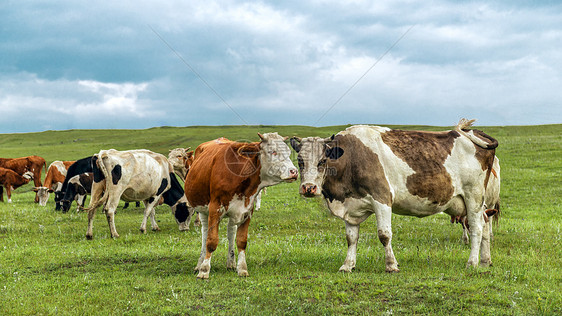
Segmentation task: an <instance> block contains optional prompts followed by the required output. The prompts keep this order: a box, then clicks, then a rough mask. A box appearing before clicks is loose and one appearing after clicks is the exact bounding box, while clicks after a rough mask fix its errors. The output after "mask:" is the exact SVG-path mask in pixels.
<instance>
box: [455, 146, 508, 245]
mask: <svg viewBox="0 0 562 316" xmlns="http://www.w3.org/2000/svg"><path fill="white" fill-rule="evenodd" d="M500 182H501V180H500V160H499V158H498V157H495V158H494V164H493V165H492V176H490V180H489V181H488V186H487V187H486V194H485V195H484V204H485V205H486V212H485V214H486V217H487V218H489V217H492V219H493V221H494V223H496V224H497V223H498V221H499V217H500ZM487 218H486V219H487ZM453 222H457V223H460V224H462V228H463V231H462V240H463V242H464V243H465V244H467V245H468V241H469V239H468V234H469V232H470V229H469V225H468V219H467V217H466V216H452V217H451V223H453ZM493 237H494V234H493V232H492V225H490V238H493Z"/></svg>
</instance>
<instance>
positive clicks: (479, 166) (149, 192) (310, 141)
mask: <svg viewBox="0 0 562 316" xmlns="http://www.w3.org/2000/svg"><path fill="white" fill-rule="evenodd" d="M472 122H473V121H468V120H464V119H463V120H461V121H460V122H459V124H458V125H457V126H456V128H455V129H453V130H450V131H444V132H423V131H403V130H392V129H389V128H385V127H379V126H366V125H356V126H351V127H349V128H347V129H346V130H344V131H341V132H339V133H338V134H336V135H332V136H331V137H328V138H319V137H307V138H298V137H292V138H291V139H290V141H289V143H290V145H291V147H292V148H293V149H294V151H295V152H296V153H297V161H298V170H297V168H296V167H295V166H294V164H293V162H292V161H291V148H290V147H289V146H288V145H287V143H286V141H287V140H288V137H282V136H280V135H279V134H277V133H265V134H260V133H258V136H259V138H260V141H259V142H253V143H244V142H236V141H231V140H228V139H226V138H219V139H215V140H212V141H208V142H205V143H203V144H201V145H199V146H198V147H197V148H196V149H195V151H192V150H190V149H189V148H187V149H184V148H176V149H173V150H171V151H170V153H169V156H168V157H167V158H166V157H165V156H163V155H161V154H158V153H154V152H151V151H148V150H144V149H140V150H128V151H117V150H114V149H110V150H101V151H100V152H98V153H97V154H94V155H92V156H90V157H86V158H83V159H80V160H77V161H54V162H53V163H51V165H49V168H48V169H47V173H46V176H45V181H44V184H41V170H42V168H46V165H45V160H44V159H43V158H41V157H37V156H30V157H23V158H15V159H4V158H2V159H0V185H1V186H0V197H1V200H2V201H3V193H2V187H3V188H6V191H7V192H6V193H7V196H8V202H11V190H13V189H15V188H17V187H19V186H21V185H24V184H26V183H28V182H30V181H31V180H34V183H35V188H34V191H35V192H37V194H36V202H38V203H39V204H40V205H42V206H45V205H46V203H47V200H48V198H49V193H54V195H55V204H56V209H57V210H62V211H63V212H67V211H68V210H69V209H70V206H71V203H72V202H73V201H74V200H76V201H77V204H78V210H80V209H85V210H86V211H87V212H88V228H87V232H86V237H87V238H88V239H92V238H93V218H94V215H95V213H96V210H97V208H98V207H100V206H102V209H103V211H104V213H105V215H106V217H107V221H108V224H109V229H110V233H111V236H112V237H114V238H117V237H119V234H118V233H117V230H116V228H115V221H114V217H115V211H116V208H117V206H118V204H119V201H120V200H122V201H125V202H127V203H128V202H137V203H138V202H143V203H144V205H145V209H144V217H143V220H142V222H141V225H140V230H141V232H143V233H144V232H145V231H146V224H147V221H148V218H149V217H150V221H151V228H152V230H159V227H158V224H157V222H156V220H155V211H154V208H155V206H157V205H159V204H167V205H169V206H170V208H171V210H172V214H173V216H174V218H175V220H176V222H177V223H178V226H179V229H180V230H187V229H189V225H190V221H191V219H192V216H194V215H195V222H196V224H197V223H198V222H199V221H200V226H201V239H202V240H201V253H200V257H199V260H198V262H197V266H196V267H195V270H196V272H197V273H198V274H197V277H198V278H201V279H206V278H209V272H210V270H211V258H212V254H213V252H214V251H215V249H216V248H217V246H218V242H219V235H218V230H219V223H220V221H221V220H222V219H223V218H224V217H226V218H228V225H227V240H228V255H227V268H232V269H236V271H237V273H238V275H239V276H248V275H249V274H248V269H247V265H246V244H247V241H248V226H249V224H250V220H251V217H252V214H253V211H254V210H255V208H256V203H257V204H258V205H259V201H260V199H261V193H262V190H264V189H265V188H266V187H269V186H273V185H276V184H279V183H283V182H292V181H295V180H297V179H298V176H299V174H300V181H301V183H300V186H299V193H300V195H302V196H303V197H306V198H309V197H323V198H324V200H325V202H326V205H327V207H328V209H329V210H330V212H331V213H332V214H333V215H334V216H336V217H339V218H341V219H342V220H343V221H344V222H345V226H346V229H345V231H346V237H347V243H348V250H347V256H346V258H345V261H344V262H343V265H342V266H341V267H340V271H344V272H350V271H352V270H353V269H354V268H355V263H356V253H357V241H358V239H359V226H360V225H361V223H362V222H363V221H365V220H366V219H367V218H368V217H369V216H370V215H372V214H375V217H376V221H377V233H378V237H379V240H380V242H381V243H382V245H383V246H384V250H385V266H386V267H385V269H386V271H387V272H397V271H399V269H398V262H397V261H396V258H395V256H394V253H393V249H392V227H391V217H392V216H391V215H392V214H393V213H394V214H399V215H409V216H417V217H425V216H428V215H432V214H437V213H445V214H448V215H450V216H451V221H456V222H459V223H462V224H463V229H464V232H463V240H464V241H465V243H468V239H469V238H468V237H469V235H470V243H471V251H470V256H469V259H468V263H467V266H478V264H480V265H481V266H488V265H490V264H491V263H492V260H491V255H490V237H491V233H492V231H491V224H490V222H489V218H490V217H491V216H494V215H495V214H497V213H498V212H499V190H500V167H499V160H498V158H497V157H496V156H495V148H496V147H497V146H498V142H497V141H496V140H495V139H494V138H492V137H490V136H488V135H486V134H485V133H483V132H481V131H478V130H474V129H470V127H471V125H472ZM176 175H177V176H179V177H180V179H181V180H183V181H184V185H183V188H182V184H181V183H180V182H179V181H178V180H177V178H176ZM87 194H91V201H90V204H89V206H88V207H86V208H84V201H85V197H86V195H87ZM497 217H498V216H497V215H495V216H494V218H497ZM235 247H236V251H235V249H234V248H235ZM236 254H238V256H236ZM236 257H237V258H238V260H236Z"/></svg>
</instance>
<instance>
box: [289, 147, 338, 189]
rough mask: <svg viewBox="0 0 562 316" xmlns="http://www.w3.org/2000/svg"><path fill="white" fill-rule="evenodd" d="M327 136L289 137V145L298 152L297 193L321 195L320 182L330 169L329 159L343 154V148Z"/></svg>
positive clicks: (328, 173)
mask: <svg viewBox="0 0 562 316" xmlns="http://www.w3.org/2000/svg"><path fill="white" fill-rule="evenodd" d="M333 139H334V136H332V137H329V138H320V137H307V138H303V139H301V138H298V137H293V138H291V146H292V147H293V149H294V150H295V151H296V152H297V153H298V156H297V161H298V164H299V170H300V174H301V186H300V189H299V193H300V194H301V195H303V196H306V197H314V196H320V195H322V183H323V182H324V178H325V177H326V176H327V175H330V172H331V169H330V168H329V167H328V166H327V164H328V162H329V160H336V159H338V158H339V157H341V156H342V155H343V149H342V148H340V147H337V146H336V145H335V143H334V142H333Z"/></svg>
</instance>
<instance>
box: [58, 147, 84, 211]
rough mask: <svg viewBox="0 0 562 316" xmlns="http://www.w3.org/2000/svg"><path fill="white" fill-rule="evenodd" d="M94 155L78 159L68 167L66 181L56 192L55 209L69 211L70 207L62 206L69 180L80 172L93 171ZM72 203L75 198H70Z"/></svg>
mask: <svg viewBox="0 0 562 316" xmlns="http://www.w3.org/2000/svg"><path fill="white" fill-rule="evenodd" d="M91 161H92V156H90V157H86V158H82V159H79V160H76V162H75V163H73V164H72V165H70V167H68V170H67V172H66V178H65V179H64V182H63V183H62V187H61V189H60V191H57V192H55V210H57V211H60V210H62V211H63V212H67V211H68V210H69V208H70V205H69V208H67V209H63V207H62V203H61V201H62V199H63V198H64V196H65V195H66V191H67V188H68V181H69V180H70V179H71V178H72V177H74V176H77V175H79V174H82V173H87V172H92V164H91ZM69 201H70V203H72V201H73V200H69Z"/></svg>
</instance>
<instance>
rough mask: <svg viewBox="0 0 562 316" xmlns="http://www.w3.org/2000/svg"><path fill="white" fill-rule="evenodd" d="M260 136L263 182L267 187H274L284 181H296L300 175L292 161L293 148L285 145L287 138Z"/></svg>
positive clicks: (273, 134)
mask: <svg viewBox="0 0 562 316" xmlns="http://www.w3.org/2000/svg"><path fill="white" fill-rule="evenodd" d="M258 136H259V137H260V139H261V142H260V143H259V144H260V146H259V159H260V163H261V170H260V179H261V182H262V183H264V184H265V185H273V184H277V183H279V182H282V181H285V182H292V181H295V180H296V179H297V178H298V176H299V174H298V171H297V168H296V167H295V165H294V164H293V162H292V161H291V148H289V146H287V144H285V140H286V139H287V137H281V136H280V135H279V134H277V133H265V134H263V135H262V134H260V133H258Z"/></svg>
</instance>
